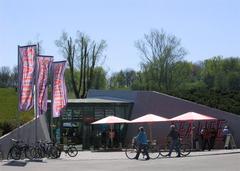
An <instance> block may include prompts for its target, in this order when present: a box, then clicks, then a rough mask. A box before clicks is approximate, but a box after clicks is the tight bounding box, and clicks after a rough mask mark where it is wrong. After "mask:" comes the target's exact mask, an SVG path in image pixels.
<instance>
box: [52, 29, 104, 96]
mask: <svg viewBox="0 0 240 171" xmlns="http://www.w3.org/2000/svg"><path fill="white" fill-rule="evenodd" d="M55 43H56V45H57V47H58V48H59V49H60V50H61V52H62V54H63V56H64V57H65V59H66V60H67V63H68V67H69V72H70V78H71V84H72V88H73V92H74V94H75V97H76V98H80V97H81V98H85V97H86V95H87V90H88V89H89V88H91V87H92V82H93V78H94V69H95V67H96V66H97V63H98V61H99V59H100V58H101V57H102V56H103V52H104V50H105V48H106V46H107V45H106V42H105V41H104V40H101V41H100V42H99V43H97V42H95V41H93V40H91V39H90V38H89V36H87V35H86V34H83V33H81V32H78V34H77V37H76V38H75V40H74V41H73V39H72V37H71V36H68V34H67V33H66V32H63V33H62V35H61V37H60V39H59V40H56V42H55Z"/></svg>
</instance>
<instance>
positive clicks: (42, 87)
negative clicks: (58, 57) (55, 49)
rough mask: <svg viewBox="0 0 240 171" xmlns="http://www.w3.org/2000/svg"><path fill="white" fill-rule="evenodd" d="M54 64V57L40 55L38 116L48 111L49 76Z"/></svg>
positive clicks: (37, 80) (37, 61) (37, 89)
mask: <svg viewBox="0 0 240 171" xmlns="http://www.w3.org/2000/svg"><path fill="white" fill-rule="evenodd" d="M52 62H53V57H52V56H42V55H39V56H38V57H37V60H36V77H37V78H36V91H37V92H36V96H37V97H36V101H37V110H36V112H37V116H39V115H42V114H44V113H45V112H46V111H47V97H48V86H47V82H48V75H49V70H50V68H51V65H52Z"/></svg>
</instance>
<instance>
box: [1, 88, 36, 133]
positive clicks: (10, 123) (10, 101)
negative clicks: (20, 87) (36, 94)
mask: <svg viewBox="0 0 240 171" xmlns="http://www.w3.org/2000/svg"><path fill="white" fill-rule="evenodd" d="M17 106H18V95H17V92H16V90H15V89H14V88H0V133H1V132H4V133H6V131H7V130H8V129H14V128H16V126H17V125H18V122H17V120H18V119H17ZM32 118H33V111H30V112H21V113H20V114H19V120H20V124H23V123H25V122H27V121H29V120H31V119H32Z"/></svg>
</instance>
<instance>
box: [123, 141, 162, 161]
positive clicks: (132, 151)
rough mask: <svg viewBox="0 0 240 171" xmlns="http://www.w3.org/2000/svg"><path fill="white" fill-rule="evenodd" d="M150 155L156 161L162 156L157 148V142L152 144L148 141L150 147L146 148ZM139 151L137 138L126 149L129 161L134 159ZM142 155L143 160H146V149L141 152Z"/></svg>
mask: <svg viewBox="0 0 240 171" xmlns="http://www.w3.org/2000/svg"><path fill="white" fill-rule="evenodd" d="M146 148H147V151H148V155H149V157H150V159H156V158H158V157H159V156H160V153H159V149H158V148H157V144H156V141H153V142H150V141H148V145H147V146H146ZM137 151H138V144H137V143H136V140H135V138H133V140H132V142H131V144H130V145H128V146H127V147H126V149H125V155H126V156H127V158H129V159H134V158H135V156H136V154H137ZM140 154H141V155H142V158H143V159H145V157H146V154H145V151H144V149H142V150H141V152H140Z"/></svg>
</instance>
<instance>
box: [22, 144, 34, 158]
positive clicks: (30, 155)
mask: <svg viewBox="0 0 240 171" xmlns="http://www.w3.org/2000/svg"><path fill="white" fill-rule="evenodd" d="M31 150H32V148H31V147H29V146H26V147H25V148H24V152H25V157H26V158H28V159H30V160H32V159H33V156H32V153H31Z"/></svg>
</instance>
